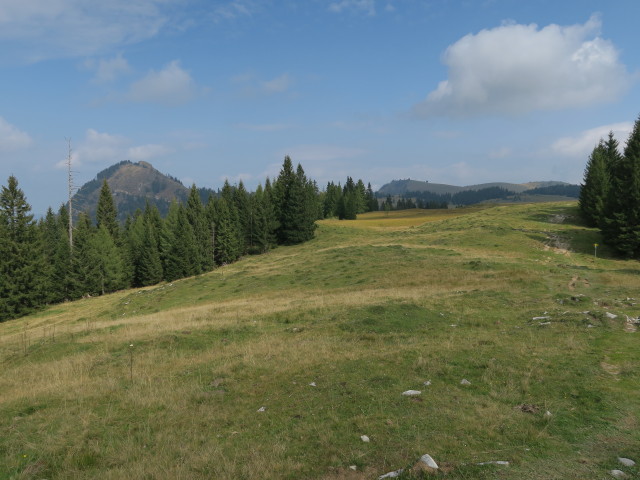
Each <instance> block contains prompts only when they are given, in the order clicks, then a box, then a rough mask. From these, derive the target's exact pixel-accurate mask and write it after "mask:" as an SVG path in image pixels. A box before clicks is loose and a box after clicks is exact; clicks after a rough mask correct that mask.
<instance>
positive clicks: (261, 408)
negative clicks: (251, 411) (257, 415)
mask: <svg viewBox="0 0 640 480" xmlns="http://www.w3.org/2000/svg"><path fill="white" fill-rule="evenodd" d="M266 410H267V407H260V408H259V409H258V411H259V412H264V411H266Z"/></svg>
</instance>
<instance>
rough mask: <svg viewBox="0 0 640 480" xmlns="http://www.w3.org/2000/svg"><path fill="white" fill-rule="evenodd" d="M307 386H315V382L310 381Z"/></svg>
mask: <svg viewBox="0 0 640 480" xmlns="http://www.w3.org/2000/svg"><path fill="white" fill-rule="evenodd" d="M309 386H310V387H316V386H317V385H316V382H311V383H310V384H309Z"/></svg>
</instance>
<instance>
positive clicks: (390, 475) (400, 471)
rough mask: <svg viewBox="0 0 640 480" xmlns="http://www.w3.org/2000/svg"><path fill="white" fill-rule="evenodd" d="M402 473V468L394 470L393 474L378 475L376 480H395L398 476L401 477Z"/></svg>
mask: <svg viewBox="0 0 640 480" xmlns="http://www.w3.org/2000/svg"><path fill="white" fill-rule="evenodd" d="M402 472H404V468H401V469H400V470H395V471H393V472H389V473H385V474H384V475H380V476H379V477H378V480H382V479H384V478H397V477H399V476H400V475H402Z"/></svg>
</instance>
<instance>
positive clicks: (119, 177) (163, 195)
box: [72, 160, 189, 222]
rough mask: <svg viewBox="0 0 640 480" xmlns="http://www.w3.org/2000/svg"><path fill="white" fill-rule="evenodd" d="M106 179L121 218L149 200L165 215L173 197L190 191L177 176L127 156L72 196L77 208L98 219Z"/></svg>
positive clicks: (180, 199) (141, 206)
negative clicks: (164, 172) (161, 171)
mask: <svg viewBox="0 0 640 480" xmlns="http://www.w3.org/2000/svg"><path fill="white" fill-rule="evenodd" d="M103 180H106V181H107V183H108V184H109V188H110V189H111V193H112V195H113V199H114V201H115V204H116V208H117V209H118V220H120V221H121V222H123V221H124V220H125V219H126V218H127V216H128V215H133V214H134V213H135V211H136V210H137V209H140V210H144V208H145V204H146V203H147V202H149V203H150V204H152V205H155V206H156V207H158V210H159V211H160V213H161V214H162V215H163V216H164V215H166V213H167V211H168V210H169V205H170V203H171V201H172V200H173V199H176V200H178V201H180V202H184V201H186V199H187V197H188V194H189V189H188V188H187V187H185V186H184V185H183V184H182V183H181V182H180V181H179V180H178V179H177V178H174V177H171V176H170V175H165V174H163V173H160V172H159V171H158V170H156V169H155V168H153V166H152V165H151V164H150V163H147V162H137V163H133V162H131V161H129V160H124V161H122V162H120V163H117V164H115V165H112V166H110V167H109V168H106V169H105V170H102V171H101V172H100V173H98V174H97V175H96V178H95V179H93V180H91V181H90V182H87V183H85V184H84V185H83V186H82V187H81V188H80V189H79V190H78V191H77V192H76V194H75V195H74V196H73V199H72V200H73V210H74V212H76V213H78V212H86V213H88V214H89V215H90V216H91V218H93V219H95V213H96V207H97V204H98V197H99V195H100V189H101V188H102V181H103Z"/></svg>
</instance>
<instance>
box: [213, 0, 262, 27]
mask: <svg viewBox="0 0 640 480" xmlns="http://www.w3.org/2000/svg"><path fill="white" fill-rule="evenodd" d="M259 8H260V5H259V4H258V3H256V2H255V1H252V0H232V1H228V2H226V3H223V4H222V5H218V6H217V7H215V9H214V11H213V19H214V21H215V22H219V21H222V20H234V19H236V18H240V17H250V16H251V15H253V14H254V13H255V12H256V11H257V10H258V9H259Z"/></svg>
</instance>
